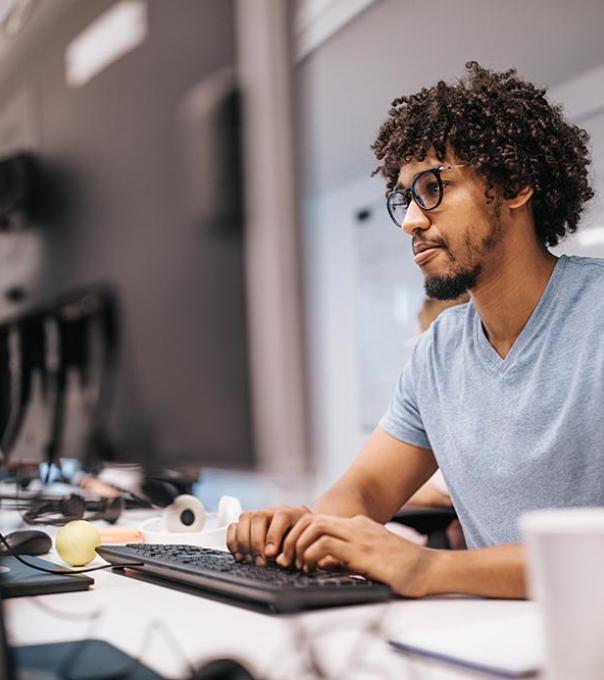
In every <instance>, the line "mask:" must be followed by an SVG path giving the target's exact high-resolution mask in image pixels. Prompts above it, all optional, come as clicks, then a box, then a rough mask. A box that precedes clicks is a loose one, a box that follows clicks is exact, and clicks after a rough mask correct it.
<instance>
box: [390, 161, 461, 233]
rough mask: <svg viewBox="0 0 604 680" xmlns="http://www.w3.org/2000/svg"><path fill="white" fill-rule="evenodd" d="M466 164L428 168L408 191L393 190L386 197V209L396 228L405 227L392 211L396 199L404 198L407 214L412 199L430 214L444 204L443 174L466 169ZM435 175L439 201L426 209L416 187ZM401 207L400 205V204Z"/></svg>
mask: <svg viewBox="0 0 604 680" xmlns="http://www.w3.org/2000/svg"><path fill="white" fill-rule="evenodd" d="M465 165H466V163H459V164H458V165H440V166H439V167H437V168H427V169H426V170H422V171H421V172H418V173H417V175H415V177H414V178H413V181H412V182H411V186H410V187H409V188H408V189H404V190H403V189H400V188H397V189H393V190H392V191H391V192H390V193H389V194H388V195H387V196H386V209H387V210H388V215H390V219H391V220H392V221H393V222H394V224H396V226H397V227H398V228H399V229H400V228H401V227H402V226H403V223H402V221H401V222H399V221H398V220H397V219H396V217H395V214H394V210H393V209H392V201H393V199H395V198H398V197H399V196H400V197H402V200H403V202H404V205H405V213H406V212H407V208H409V206H410V205H411V198H413V200H414V201H415V204H416V205H417V206H418V207H419V208H420V210H423V211H425V212H428V211H430V210H435V209H436V208H438V206H439V205H440V204H441V203H442V202H443V198H444V196H445V191H444V186H443V181H442V178H441V176H440V174H441V172H444V171H445V170H453V169H454V168H463V167H465ZM429 174H431V175H434V177H435V178H436V184H437V186H438V200H437V201H436V203H435V204H434V205H433V206H432V207H430V208H426V206H425V205H423V204H422V200H421V198H420V197H419V196H418V195H417V194H416V193H415V185H416V184H417V182H418V181H419V180H420V179H421V178H422V177H425V176H426V175H429ZM399 205H400V204H399Z"/></svg>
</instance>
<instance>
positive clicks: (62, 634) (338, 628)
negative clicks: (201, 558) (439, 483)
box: [2, 517, 534, 680]
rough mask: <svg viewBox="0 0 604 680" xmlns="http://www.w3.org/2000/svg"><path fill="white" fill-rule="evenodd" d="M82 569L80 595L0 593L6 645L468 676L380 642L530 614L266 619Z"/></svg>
mask: <svg viewBox="0 0 604 680" xmlns="http://www.w3.org/2000/svg"><path fill="white" fill-rule="evenodd" d="M6 519H7V518H6V517H4V518H3V521H2V525H3V527H4V530H7V529H8V527H7V526H6ZM13 526H14V525H13ZM45 559H51V560H52V559H54V560H58V557H57V556H56V555H53V554H52V553H51V554H50V555H49V556H47V557H45ZM97 562H98V563H99V564H101V563H103V562H102V560H100V558H99V559H98V560H97ZM92 575H93V576H94V578H95V582H96V583H95V586H94V588H93V589H91V590H90V591H88V592H78V593H62V594H57V595H44V596H39V597H28V598H16V599H11V600H5V602H4V604H5V616H6V619H7V628H8V634H9V637H10V640H11V642H12V644H16V645H22V644H35V643H43V642H59V641H66V640H76V639H81V638H86V637H88V638H99V639H102V640H106V641H108V642H111V643H112V644H114V645H115V646H117V647H119V648H120V649H122V650H124V651H126V652H128V653H129V654H130V655H132V656H134V657H137V658H140V659H141V660H142V661H144V662H145V663H146V664H148V665H149V666H151V667H152V668H154V669H155V670H157V671H158V672H160V673H161V674H163V675H166V676H168V677H186V675H187V669H188V665H187V663H188V662H189V663H191V664H200V663H202V662H203V661H204V660H209V659H211V658H216V657H221V656H229V657H236V658H238V659H240V660H242V661H243V662H244V663H245V664H246V665H247V666H248V667H249V668H250V670H251V671H252V672H254V673H255V674H256V675H257V677H258V678H263V680H285V679H286V678H287V679H288V680H291V679H296V680H302V679H303V678H311V677H313V676H312V674H310V673H306V672H305V669H308V656H309V655H308V651H309V648H310V647H312V649H313V650H314V651H315V652H316V655H317V658H319V659H320V663H321V665H322V670H323V672H324V677H330V678H344V677H346V678H350V679H351V680H354V679H357V678H358V679H360V678H373V679H375V678H376V677H379V678H397V679H398V680H405V679H406V678H408V679H409V680H453V679H455V678H470V677H472V678H476V677H477V676H476V675H475V674H473V675H470V674H469V673H468V672H467V671H463V670H459V669H456V668H454V667H451V666H444V665H442V664H439V663H438V662H430V661H422V660H419V659H411V658H409V657H405V656H403V655H401V654H399V653H397V652H394V651H392V650H391V649H390V647H389V646H388V645H387V643H386V642H385V640H386V639H387V638H388V637H389V636H390V635H393V634H396V633H397V632H402V631H404V630H406V629H409V628H413V629H415V630H419V629H430V628H434V627H436V626H438V627H440V626H450V625H455V624H457V623H462V622H463V623H468V622H472V621H483V620H490V619H493V618H500V617H504V616H508V615H509V616H514V615H516V614H524V613H528V612H532V611H534V604H533V603H531V602H521V601H497V600H482V599H475V598H460V597H442V598H429V599H424V600H399V601H394V602H390V603H388V604H385V605H384V604H380V605H369V606H358V607H345V608H334V609H329V610H322V611H314V612H309V613H304V614H298V615H295V616H272V615H268V614H263V613H259V612H257V611H253V610H248V609H244V608H241V607H237V606H234V605H231V604H226V603H224V602H222V601H216V600H212V599H209V598H207V597H203V596H201V595H192V594H189V593H187V592H180V591H178V590H174V589H171V588H167V587H165V586H160V585H156V584H153V583H149V582H144V581H141V580H138V579H134V578H128V577H125V576H122V575H120V574H116V573H113V572H111V571H109V570H107V571H98V572H95V573H94V574H92ZM372 626H373V627H375V628H378V627H379V631H377V634H376V633H372V632H371V627H372ZM376 669H378V670H377V672H376ZM353 670H354V672H353Z"/></svg>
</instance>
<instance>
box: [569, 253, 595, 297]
mask: <svg viewBox="0 0 604 680" xmlns="http://www.w3.org/2000/svg"><path fill="white" fill-rule="evenodd" d="M564 259H565V260H566V271H565V277H564V278H565V283H564V287H565V289H566V290H569V291H570V292H571V300H572V301H573V302H575V303H576V302H577V299H576V298H577V297H580V298H583V299H584V301H585V302H587V303H588V304H590V303H594V302H597V303H598V304H601V303H602V302H604V295H602V292H603V291H602V288H603V287H604V259H602V258H599V257H580V256H578V255H569V256H564ZM573 292H574V295H573Z"/></svg>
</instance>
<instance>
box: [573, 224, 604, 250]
mask: <svg viewBox="0 0 604 680" xmlns="http://www.w3.org/2000/svg"><path fill="white" fill-rule="evenodd" d="M575 238H576V239H577V243H578V244H579V245H580V246H595V245H596V244H598V243H604V226H602V227H593V228H592V229H586V230H585V231H580V232H578V233H577V235H576V236H575Z"/></svg>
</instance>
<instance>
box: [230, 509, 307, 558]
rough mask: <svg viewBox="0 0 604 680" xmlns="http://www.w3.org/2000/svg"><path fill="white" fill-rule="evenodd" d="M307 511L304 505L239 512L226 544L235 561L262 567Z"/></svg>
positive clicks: (231, 526) (275, 553) (274, 555)
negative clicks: (253, 563) (252, 563)
mask: <svg viewBox="0 0 604 680" xmlns="http://www.w3.org/2000/svg"><path fill="white" fill-rule="evenodd" d="M309 513H310V510H309V509H308V508H307V507H306V506H304V505H300V506H298V507H295V508H291V507H287V506H284V507H278V508H268V509H266V510H256V511H254V512H242V513H241V515H240V517H239V521H238V522H236V523H233V524H230V525H229V527H228V530H227V547H228V549H229V550H230V551H231V552H232V553H233V555H234V556H235V559H236V560H238V561H242V560H245V561H246V562H255V563H256V564H257V565H259V566H263V565H265V564H266V560H267V559H273V558H275V557H276V556H277V555H279V553H280V552H281V549H282V544H283V537H284V536H285V535H286V534H287V532H288V531H289V530H290V529H291V528H292V527H293V526H294V525H295V524H296V522H297V521H298V520H299V519H300V518H301V517H302V516H304V515H307V514H309Z"/></svg>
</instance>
